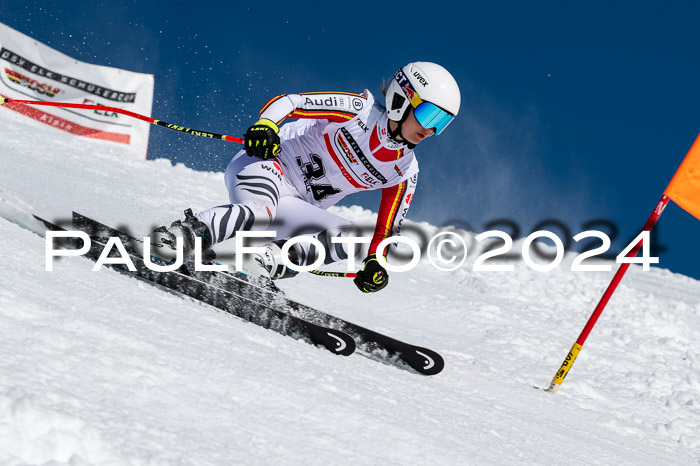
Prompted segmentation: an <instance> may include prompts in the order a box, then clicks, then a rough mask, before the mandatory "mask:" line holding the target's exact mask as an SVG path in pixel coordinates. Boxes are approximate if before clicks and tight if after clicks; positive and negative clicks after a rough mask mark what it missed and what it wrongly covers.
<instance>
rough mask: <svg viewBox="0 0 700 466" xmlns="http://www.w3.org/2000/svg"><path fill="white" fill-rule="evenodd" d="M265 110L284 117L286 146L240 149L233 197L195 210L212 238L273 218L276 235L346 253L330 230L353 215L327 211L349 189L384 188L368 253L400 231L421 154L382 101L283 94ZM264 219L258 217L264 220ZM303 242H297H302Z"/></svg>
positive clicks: (310, 255) (347, 227)
mask: <svg viewBox="0 0 700 466" xmlns="http://www.w3.org/2000/svg"><path fill="white" fill-rule="evenodd" d="M260 118H265V119H268V120H271V121H273V122H275V123H277V124H278V125H280V124H281V123H282V122H283V121H284V120H285V119H287V118H298V120H297V121H294V122H291V123H287V124H284V125H282V126H281V128H280V133H279V134H280V139H281V148H282V152H281V154H280V155H279V156H278V157H277V158H276V159H274V160H267V161H262V160H259V159H256V158H252V157H249V156H247V155H246V154H245V151H241V152H239V153H238V154H237V155H236V156H235V157H234V159H233V160H232V161H231V163H230V164H229V166H228V167H227V169H226V175H225V179H226V185H227V188H228V191H229V198H230V200H231V204H230V205H225V206H219V207H215V208H213V209H209V210H207V211H204V212H201V213H198V214H197V217H198V218H199V219H200V220H202V221H203V222H205V223H206V224H207V225H208V226H209V228H210V230H211V231H212V237H213V239H214V242H220V241H223V240H226V239H229V238H231V237H233V236H234V235H235V232H236V231H240V230H249V229H266V228H269V227H270V226H272V227H273V228H270V229H274V230H275V231H277V239H286V238H289V237H291V236H295V235H298V234H311V235H313V236H315V237H316V238H317V239H319V241H321V243H322V244H323V245H324V248H325V249H326V263H330V262H333V261H336V260H341V259H345V258H347V248H346V247H345V246H342V245H341V244H337V245H333V244H331V243H330V238H331V237H333V236H344V235H348V234H350V231H352V230H353V228H352V224H351V222H349V221H347V220H345V219H342V218H340V217H338V216H336V215H334V214H331V213H329V212H327V211H326V209H327V208H328V207H330V206H332V205H335V204H336V203H338V202H339V201H340V200H341V199H343V198H344V197H345V196H347V195H349V194H352V193H355V192H358V191H362V190H374V189H381V190H382V197H381V203H380V205H379V212H378V218H377V223H376V227H375V230H374V234H373V237H372V241H371V243H370V247H369V253H374V252H378V253H382V254H386V250H385V251H377V247H378V245H379V243H380V242H381V241H382V240H384V239H385V238H388V237H390V236H394V235H397V234H398V233H399V230H400V227H401V223H402V221H403V219H404V218H405V217H406V214H407V212H408V208H409V205H410V204H411V201H412V198H413V194H414V192H415V189H416V183H417V178H418V162H417V160H416V158H415V155H414V152H413V150H412V149H410V148H409V147H408V146H407V145H406V144H402V143H399V142H397V141H395V140H393V139H391V138H390V136H389V128H388V118H387V114H386V111H385V108H384V107H383V106H382V105H381V104H380V103H379V102H377V101H376V100H375V98H374V96H373V95H372V94H371V93H370V92H369V91H367V90H365V91H364V93H363V94H350V93H332V92H328V93H326V92H314V93H302V94H285V95H281V96H278V97H275V98H274V99H271V100H270V101H268V102H267V103H266V104H265V106H264V107H263V108H262V110H261V112H260ZM263 219H264V220H265V221H261V220H263ZM297 246H299V245H297ZM298 256H299V257H300V265H305V264H307V263H311V262H313V260H314V259H315V253H314V250H313V247H311V248H309V246H308V245H307V246H306V247H305V248H304V247H302V250H299V251H298Z"/></svg>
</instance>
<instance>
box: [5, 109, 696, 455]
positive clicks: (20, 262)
mask: <svg viewBox="0 0 700 466" xmlns="http://www.w3.org/2000/svg"><path fill="white" fill-rule="evenodd" d="M0 128H1V129H0V148H1V149H0V154H1V155H0V161H1V162H2V170H0V257H2V261H0V285H1V286H0V464H3V465H20V464H51V465H60V464H70V465H84V464H95V465H118V464H134V465H165V464H193V465H199V464H202V465H228V464H329V463H339V464H397V465H398V464H475V465H476V464H478V465H482V464H586V465H588V464H634V465H659V464H683V465H692V464H700V462H699V461H698V458H700V397H699V396H700V350H699V349H698V345H697V342H698V341H700V282H698V281H695V280H693V279H691V278H688V277H685V276H682V275H677V274H673V273H672V272H670V271H668V270H664V269H662V268H652V270H651V271H649V272H644V271H642V270H641V268H640V267H638V266H633V267H632V268H631V269H630V271H629V272H628V274H627V276H626V277H625V278H624V280H623V282H622V284H621V285H620V287H619V289H618V291H617V292H616V294H615V295H614V297H613V299H612V301H611V302H610V304H609V305H608V307H607V309H606V311H605V312H604V313H603V316H602V317H601V319H600V321H599V322H598V325H597V326H596V328H595V329H594V330H593V333H592V334H591V337H590V338H589V339H588V341H587V342H586V345H585V346H584V348H583V351H582V352H581V354H580V356H579V358H578V360H577V362H576V364H575V365H574V367H573V369H572V370H571V372H570V374H569V376H568V378H567V380H566V381H565V383H564V384H563V385H562V388H561V389H560V391H559V393H557V394H556V395H552V394H549V393H546V392H544V391H543V390H541V389H536V388H534V387H540V388H543V387H544V388H546V387H547V386H548V385H549V382H550V380H551V378H552V376H553V375H554V373H555V372H556V370H557V369H558V368H559V366H560V364H561V362H562V360H563V359H564V357H565V356H566V354H567V352H568V351H569V348H570V347H571V345H572V344H573V342H574V341H575V340H576V337H577V336H578V334H579V332H580V331H581V329H582V328H583V325H584V324H585V323H586V321H587V319H588V316H589V315H590V313H591V312H592V310H593V308H594V307H595V305H596V303H597V301H598V299H599V298H600V296H601V294H602V292H603V291H604V289H605V287H606V286H607V284H608V283H609V281H610V279H611V276H612V273H607V272H589V273H583V272H571V271H569V270H568V269H569V268H570V265H571V262H572V260H573V257H571V256H570V255H567V256H566V258H565V259H564V262H563V264H562V265H561V266H560V267H559V268H557V269H556V270H554V271H551V272H536V271H534V270H531V269H530V268H528V267H526V266H525V265H524V264H523V263H522V262H517V263H516V264H515V271H513V272H474V271H473V270H472V268H473V264H474V260H475V255H470V256H469V259H468V260H467V261H466V263H465V264H464V265H463V266H462V267H461V268H459V269H458V270H456V271H454V272H440V271H438V270H436V269H435V268H434V267H433V266H431V265H430V264H429V263H428V262H427V261H425V260H423V261H422V262H421V263H420V264H419V266H418V267H417V268H415V269H414V270H412V271H410V272H405V273H394V274H392V275H391V283H390V285H389V287H388V288H387V289H386V290H385V291H383V292H381V293H377V294H373V295H363V294H361V293H360V292H359V291H358V290H357V289H356V288H355V287H354V286H353V285H352V283H351V282H350V281H348V280H346V279H331V278H323V277H316V276H311V275H301V276H299V277H297V278H295V279H293V280H288V281H286V282H281V283H280V286H281V287H282V288H283V289H284V290H285V292H286V293H287V295H288V297H290V298H292V299H296V300H298V301H301V302H303V303H305V304H308V305H311V306H314V307H317V308H320V309H322V310H324V311H326V312H329V313H332V314H335V315H338V316H340V317H343V318H345V319H347V320H350V321H352V322H355V323H358V324H360V325H363V326H366V327H368V328H371V329H374V330H377V331H380V332H384V333H386V334H388V335H391V336H394V337H396V338H399V339H402V340H404V341H407V342H411V343H415V344H418V345H421V346H426V347H429V348H432V349H434V350H436V351H438V352H440V353H441V354H442V355H443V356H444V358H445V362H446V367H445V370H444V371H443V372H442V373H441V374H439V375H437V376H434V377H425V376H420V375H418V374H416V373H414V372H412V371H409V370H406V369H401V368H397V367H395V366H390V365H386V364H383V363H380V362H377V361H375V360H373V359H370V358H368V357H366V356H363V355H362V354H355V355H353V356H350V357H347V358H345V357H341V356H334V355H332V354H330V353H329V352H327V351H324V350H322V349H319V348H316V347H314V346H312V345H309V344H306V343H304V342H302V341H296V340H293V339H291V338H287V337H283V336H280V335H278V334H276V333H274V332H271V331H268V330H265V329H262V328H259V327H257V326H255V325H252V324H249V323H246V322H243V321H241V320H239V319H236V318H234V317H232V316H230V315H228V314H225V313H223V312H220V311H217V310H216V309H214V308H211V307H208V306H206V305H202V304H199V303H197V302H195V301H193V300H191V299H184V298H182V297H180V296H177V295H175V294H171V293H168V292H164V291H163V290H161V289H159V288H156V287H154V286H151V285H149V284H148V283H146V282H143V281H140V280H137V279H135V278H132V277H129V276H126V275H124V274H120V273H118V272H115V271H113V270H109V269H106V268H105V269H103V270H101V271H99V272H92V271H91V269H92V267H93V265H94V264H93V263H92V262H91V261H89V260H88V259H85V258H82V257H71V258H62V259H60V260H57V261H56V263H55V264H54V270H53V272H47V271H45V240H44V238H43V235H44V228H43V227H41V226H40V225H39V224H38V223H37V222H35V221H33V219H32V217H31V213H35V214H37V215H40V216H43V217H44V218H47V219H50V220H54V221H60V220H62V219H64V220H65V219H68V218H70V215H71V211H72V210H75V211H78V212H80V213H82V214H85V215H88V216H91V217H94V218H96V219H98V220H101V221H103V222H105V223H108V224H112V225H115V226H127V227H129V228H130V229H131V231H132V232H135V233H141V234H147V233H148V232H149V231H150V229H151V228H152V227H153V226H158V225H162V224H169V223H170V222H171V221H173V220H175V219H178V218H180V217H181V216H182V210H183V209H185V208H187V207H192V208H193V209H194V210H195V211H197V210H202V209H205V208H208V207H211V206H213V205H219V204H223V203H226V202H227V194H226V191H225V188H224V183H223V174H222V173H203V172H196V171H192V170H190V169H188V168H186V167H184V166H182V165H176V166H173V165H172V164H171V163H170V162H169V161H167V160H149V161H146V160H136V159H134V158H133V157H132V156H128V155H127V154H126V153H124V152H123V151H122V150H121V149H118V148H114V147H113V146H110V145H107V144H105V143H101V142H98V141H92V140H87V139H80V138H76V137H72V136H69V135H67V134H64V133H62V132H61V131H59V130H55V129H53V128H48V127H44V126H42V125H41V124H39V123H36V122H33V121H29V120H27V119H25V118H23V117H21V116H19V115H16V114H14V113H12V112H10V111H8V110H6V109H1V108H0ZM153 130H154V131H156V130H157V131H164V130H163V129H160V128H157V129H156V128H154V129H153ZM202 144H210V145H211V151H216V150H217V147H219V146H218V145H221V144H227V143H224V142H220V141H208V140H202ZM552 195H556V193H552ZM468 208H469V206H468V205H466V204H465V211H466V210H468ZM334 212H336V213H338V214H339V215H343V216H345V217H347V218H350V219H352V220H355V221H357V222H360V223H371V222H372V221H373V220H374V218H375V214H373V213H372V212H369V211H366V210H363V209H361V208H335V209H334ZM458 214H459V213H458ZM463 214H466V212H465V213H463ZM419 226H421V227H422V228H424V229H425V230H426V231H427V232H428V233H430V234H434V233H436V232H437V229H436V228H435V227H432V226H430V225H427V224H419ZM517 244H519V243H517V242H516V246H517ZM222 246H224V245H222ZM662 266H663V264H662Z"/></svg>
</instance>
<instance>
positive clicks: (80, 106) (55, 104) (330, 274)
mask: <svg viewBox="0 0 700 466" xmlns="http://www.w3.org/2000/svg"><path fill="white" fill-rule="evenodd" d="M6 104H9V105H13V104H14V105H43V106H47V107H61V108H78V109H82V110H102V111H109V112H116V113H121V114H122V115H126V116H130V117H132V118H137V119H139V120H142V121H145V122H148V123H151V124H154V125H157V126H162V127H163V128H168V129H172V130H174V131H179V132H181V133H187V134H192V135H194V136H202V137H206V138H211V139H221V140H222V141H231V142H237V143H239V144H243V139H242V138H237V137H234V136H226V135H224V134H216V133H210V132H208V131H197V130H194V129H190V128H186V127H184V126H178V125H173V124H171V123H166V122H164V121H162V120H156V119H155V118H151V117H148V116H145V115H141V114H139V113H134V112H130V111H129V110H124V109H121V108H117V107H106V106H104V105H89V104H73V103H70V102H44V101H43V100H17V99H8V98H7V97H2V98H0V105H6ZM311 273H312V274H314V275H318V276H321V277H344V278H354V277H355V276H356V275H357V274H356V273H353V272H350V273H342V272H324V271H322V270H312V271H311Z"/></svg>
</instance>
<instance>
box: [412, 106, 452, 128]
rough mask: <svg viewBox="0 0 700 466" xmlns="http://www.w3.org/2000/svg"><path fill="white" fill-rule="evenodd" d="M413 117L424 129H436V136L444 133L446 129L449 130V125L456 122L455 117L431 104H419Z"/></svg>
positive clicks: (414, 110)
mask: <svg viewBox="0 0 700 466" xmlns="http://www.w3.org/2000/svg"><path fill="white" fill-rule="evenodd" d="M413 115H414V116H415V117H416V120H418V123H420V125H421V126H422V127H423V128H425V129H430V128H435V134H440V133H442V132H443V131H444V130H445V128H447V125H449V124H450V123H452V120H454V115H450V114H449V113H447V112H446V111H445V110H443V109H441V108H440V107H438V106H437V105H435V104H431V103H430V102H421V103H420V104H418V105H417V106H416V107H415V108H414V109H413Z"/></svg>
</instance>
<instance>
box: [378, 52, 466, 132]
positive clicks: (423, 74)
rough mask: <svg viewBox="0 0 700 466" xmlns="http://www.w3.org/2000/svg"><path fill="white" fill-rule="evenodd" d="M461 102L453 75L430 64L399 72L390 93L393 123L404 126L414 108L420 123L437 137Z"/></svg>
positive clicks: (413, 65) (388, 104) (419, 63)
mask: <svg viewBox="0 0 700 466" xmlns="http://www.w3.org/2000/svg"><path fill="white" fill-rule="evenodd" d="M461 101H462V97H461V95H460V93H459V86H458V85H457V81H455V78H453V77H452V75H451V74H450V72H449V71H447V70H446V69H445V68H443V67H442V66H440V65H438V64H437V63H431V62H427V61H417V62H414V63H409V64H408V65H406V66H404V67H403V68H401V69H399V70H398V71H397V72H396V74H395V75H394V79H393V80H392V81H391V83H390V84H389V87H388V88H387V91H386V109H387V114H388V115H389V119H390V120H393V121H396V122H399V123H400V122H402V121H403V120H404V119H405V118H406V116H407V115H408V113H407V110H408V106H409V105H411V106H413V108H414V114H415V116H416V119H417V120H418V122H419V123H420V124H421V125H422V126H423V127H424V128H435V134H440V133H441V132H442V131H443V130H444V129H445V128H446V127H447V125H449V124H450V123H451V122H452V120H453V119H454V117H455V116H456V115H457V113H458V112H459V105H460V103H461ZM421 104H427V105H421ZM419 107H420V108H419Z"/></svg>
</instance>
